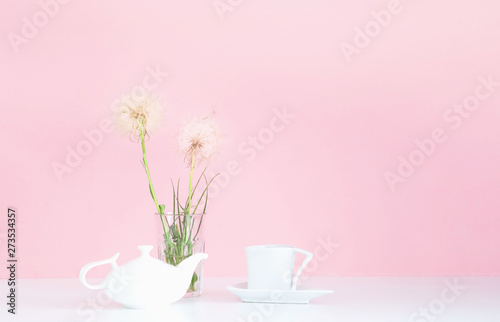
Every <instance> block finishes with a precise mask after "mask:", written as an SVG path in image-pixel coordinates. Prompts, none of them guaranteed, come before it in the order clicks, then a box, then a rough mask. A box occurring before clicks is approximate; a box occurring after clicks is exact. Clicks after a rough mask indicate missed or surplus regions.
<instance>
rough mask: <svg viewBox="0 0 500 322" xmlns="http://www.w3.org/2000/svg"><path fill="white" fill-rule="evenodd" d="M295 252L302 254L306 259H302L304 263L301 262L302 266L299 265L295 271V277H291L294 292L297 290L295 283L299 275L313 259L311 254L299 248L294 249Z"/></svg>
mask: <svg viewBox="0 0 500 322" xmlns="http://www.w3.org/2000/svg"><path fill="white" fill-rule="evenodd" d="M295 251H296V252H297V253H302V254H304V255H306V259H304V261H303V262H302V265H300V267H299V269H298V270H297V273H295V276H294V277H293V280H292V290H295V289H296V288H297V282H298V280H299V276H300V274H301V273H302V271H303V270H304V268H305V267H306V266H307V264H309V262H310V261H311V259H312V258H313V254H312V253H311V252H308V251H306V250H303V249H300V248H295Z"/></svg>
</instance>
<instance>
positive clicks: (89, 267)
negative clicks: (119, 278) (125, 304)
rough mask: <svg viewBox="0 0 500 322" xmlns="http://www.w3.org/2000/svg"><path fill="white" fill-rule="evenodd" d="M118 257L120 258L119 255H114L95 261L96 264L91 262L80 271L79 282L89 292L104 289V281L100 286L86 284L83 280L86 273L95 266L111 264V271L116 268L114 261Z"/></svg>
mask: <svg viewBox="0 0 500 322" xmlns="http://www.w3.org/2000/svg"><path fill="white" fill-rule="evenodd" d="M118 256H120V253H116V254H115V255H114V256H113V257H110V258H108V259H104V260H102V261H97V262H92V263H89V264H87V265H85V266H83V267H82V269H81V270H80V282H82V284H83V285H84V286H85V287H87V288H90V289H91V290H100V289H103V288H105V287H106V283H107V281H106V280H104V281H103V282H102V283H101V284H97V285H91V284H89V283H87V280H86V278H85V277H86V275H87V272H88V271H90V270H91V269H92V268H94V267H96V266H100V265H104V264H108V263H109V264H111V266H112V267H113V269H116V268H118V265H117V264H116V259H117V258H118Z"/></svg>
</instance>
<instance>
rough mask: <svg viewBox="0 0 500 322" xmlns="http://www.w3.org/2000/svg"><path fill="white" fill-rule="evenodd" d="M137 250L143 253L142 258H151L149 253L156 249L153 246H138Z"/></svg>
mask: <svg viewBox="0 0 500 322" xmlns="http://www.w3.org/2000/svg"><path fill="white" fill-rule="evenodd" d="M137 248H139V250H140V251H141V255H142V256H149V252H150V251H151V250H153V248H154V247H153V246H151V245H140V246H137Z"/></svg>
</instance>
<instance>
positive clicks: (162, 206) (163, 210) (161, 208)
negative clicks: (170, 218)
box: [158, 205, 165, 215]
mask: <svg viewBox="0 0 500 322" xmlns="http://www.w3.org/2000/svg"><path fill="white" fill-rule="evenodd" d="M158 207H160V215H163V214H164V213H165V205H159V206H158Z"/></svg>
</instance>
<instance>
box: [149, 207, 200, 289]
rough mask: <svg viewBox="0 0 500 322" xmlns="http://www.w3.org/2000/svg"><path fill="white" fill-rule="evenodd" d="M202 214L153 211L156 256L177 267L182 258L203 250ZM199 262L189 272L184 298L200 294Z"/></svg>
mask: <svg viewBox="0 0 500 322" xmlns="http://www.w3.org/2000/svg"><path fill="white" fill-rule="evenodd" d="M206 216H207V215H206V214H172V213H168V214H161V215H160V214H155V217H156V218H155V219H156V227H157V238H158V244H157V246H158V258H159V259H160V260H161V261H164V262H166V263H168V264H171V265H174V266H177V265H178V264H179V263H180V262H182V261H183V260H184V259H186V258H188V257H189V256H191V255H193V254H197V253H204V252H205V239H204V234H203V227H204V223H203V222H204V221H205V217H206ZM203 262H204V261H201V262H200V263H199V264H198V266H197V267H196V270H195V271H194V273H193V277H192V279H191V283H190V284H189V287H188V289H187V290H186V295H185V296H184V297H195V296H200V295H201V293H202V285H203Z"/></svg>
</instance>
